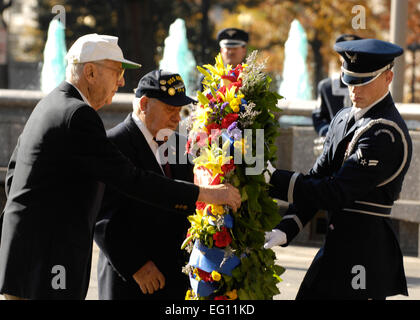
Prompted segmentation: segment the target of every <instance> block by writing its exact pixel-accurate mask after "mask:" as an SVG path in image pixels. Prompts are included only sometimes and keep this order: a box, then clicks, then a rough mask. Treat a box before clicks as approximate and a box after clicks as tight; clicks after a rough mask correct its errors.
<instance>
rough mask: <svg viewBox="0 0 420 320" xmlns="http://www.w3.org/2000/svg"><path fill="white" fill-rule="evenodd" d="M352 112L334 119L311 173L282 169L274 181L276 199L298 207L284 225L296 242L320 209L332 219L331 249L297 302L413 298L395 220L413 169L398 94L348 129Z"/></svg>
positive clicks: (312, 270) (322, 255)
mask: <svg viewBox="0 0 420 320" xmlns="http://www.w3.org/2000/svg"><path fill="white" fill-rule="evenodd" d="M350 110H351V108H344V109H342V110H341V111H340V112H338V114H337V115H336V117H335V118H334V119H333V121H332V123H331V127H330V130H329V132H328V134H327V137H326V140H325V144H324V150H323V153H322V154H321V155H320V157H319V158H318V159H317V161H316V163H315V165H314V166H313V168H312V169H311V170H310V172H309V174H307V175H303V174H300V173H297V172H290V171H285V170H276V171H275V172H274V173H273V175H272V178H271V183H272V185H273V187H272V189H271V194H272V196H273V197H276V198H279V199H282V200H285V201H288V202H289V203H290V206H289V210H288V212H287V213H286V215H285V216H284V217H283V220H282V221H281V223H280V225H279V226H278V228H279V229H281V230H283V231H284V232H286V234H287V239H288V243H290V241H291V240H292V239H293V238H294V237H295V235H296V234H297V233H298V232H299V231H300V230H301V229H302V228H303V226H304V225H305V224H306V223H307V222H308V221H309V220H310V219H311V218H312V217H313V216H314V214H315V213H316V211H317V210H318V209H324V210H328V212H329V222H328V225H329V227H328V231H327V234H326V240H325V244H324V246H323V248H321V250H320V252H319V253H318V254H317V256H316V257H315V259H314V261H313V262H312V265H311V267H310V269H309V270H308V272H307V274H306V276H305V279H304V281H303V282H302V285H301V288H300V290H299V293H298V297H297V298H303V299H305V298H306V299H311V298H329V299H333V298H342V299H357V298H360V299H366V298H384V297H387V296H392V295H397V294H404V295H407V285H406V279H405V274H404V267H403V260H402V254H401V250H400V247H399V244H398V240H397V237H396V234H395V233H394V230H393V228H392V224H391V219H390V218H389V216H390V213H391V208H392V205H393V203H394V201H395V200H397V199H398V198H399V195H400V192H401V188H402V183H403V179H404V175H405V174H406V172H407V170H408V167H409V165H410V160H411V154H412V144H411V138H410V136H409V133H408V129H407V127H406V125H405V122H404V120H403V119H402V118H401V115H400V114H399V112H398V110H397V109H396V107H395V105H394V102H393V100H392V97H391V95H390V94H388V95H386V96H385V98H383V99H382V100H381V101H379V102H378V103H377V104H376V105H374V106H373V107H372V108H371V109H370V110H369V111H367V112H366V114H365V115H364V116H363V117H362V118H361V119H360V120H358V121H356V122H355V123H354V125H353V126H352V127H351V128H346V126H347V120H348V117H349V113H350ZM346 129H347V132H346ZM355 266H356V269H354V268H355ZM357 266H362V267H363V268H364V270H365V274H364V276H365V278H364V280H365V282H364V283H362V284H364V285H365V286H364V287H363V285H362V287H361V288H358V286H357V285H356V289H355V285H354V280H355V277H356V276H360V275H359V274H357V273H355V270H358V269H357V268H358V267H357ZM362 276H363V275H362Z"/></svg>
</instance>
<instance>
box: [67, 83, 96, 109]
mask: <svg viewBox="0 0 420 320" xmlns="http://www.w3.org/2000/svg"><path fill="white" fill-rule="evenodd" d="M66 82H67V83H68V84H71V85H72V86H73V87H74V88H75V89H76V90H77V91H78V92H79V93H80V95H81V96H82V99H83V101H84V102H85V103H86V104H87V105H88V106H89V107H92V106H91V105H90V103H89V101H88V100H87V99H86V97H85V96H84V95H83V93H82V91H80V90H79V88H78V87H76V86H75V85H74V84H73V83H71V82H69V81H67V80H66Z"/></svg>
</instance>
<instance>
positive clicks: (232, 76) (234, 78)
mask: <svg viewBox="0 0 420 320" xmlns="http://www.w3.org/2000/svg"><path fill="white" fill-rule="evenodd" d="M221 78H222V79H227V80H229V81H230V82H235V81H236V80H237V79H236V78H237V77H236V76H235V74H234V73H231V74H230V75H228V76H221Z"/></svg>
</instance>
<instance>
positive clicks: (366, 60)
mask: <svg viewBox="0 0 420 320" xmlns="http://www.w3.org/2000/svg"><path fill="white" fill-rule="evenodd" d="M334 50H335V51H337V53H339V54H340V55H341V56H342V57H343V58H344V61H343V65H342V67H341V71H342V80H343V82H344V83H345V84H346V85H351V86H363V85H366V84H368V83H370V82H372V81H373V80H375V79H376V78H377V77H378V76H379V75H380V74H381V73H382V72H384V71H386V70H388V69H391V68H392V66H393V63H394V58H395V57H398V56H400V55H402V54H403V52H404V50H403V49H402V48H401V47H400V46H397V45H395V44H393V43H390V42H386V41H382V40H377V39H361V40H352V41H342V42H338V43H336V44H335V45H334Z"/></svg>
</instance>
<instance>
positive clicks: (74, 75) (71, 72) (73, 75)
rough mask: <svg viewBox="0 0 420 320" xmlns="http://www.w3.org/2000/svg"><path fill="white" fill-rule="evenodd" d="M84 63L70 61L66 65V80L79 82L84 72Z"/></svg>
mask: <svg viewBox="0 0 420 320" xmlns="http://www.w3.org/2000/svg"><path fill="white" fill-rule="evenodd" d="M84 66H85V64H84V63H69V64H67V67H66V80H67V81H69V82H72V83H77V82H78V81H79V80H80V77H81V75H82V73H83V67H84Z"/></svg>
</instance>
